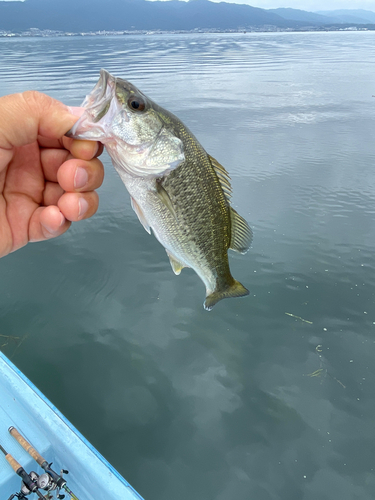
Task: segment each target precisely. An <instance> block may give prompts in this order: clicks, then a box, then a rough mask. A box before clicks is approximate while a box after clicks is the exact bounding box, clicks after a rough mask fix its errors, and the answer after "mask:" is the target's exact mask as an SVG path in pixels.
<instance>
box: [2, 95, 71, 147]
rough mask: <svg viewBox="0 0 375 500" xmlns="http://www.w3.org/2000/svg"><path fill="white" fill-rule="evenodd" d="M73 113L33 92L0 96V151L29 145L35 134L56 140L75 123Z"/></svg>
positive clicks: (64, 106) (56, 102) (54, 101)
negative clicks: (0, 149)
mask: <svg viewBox="0 0 375 500" xmlns="http://www.w3.org/2000/svg"><path fill="white" fill-rule="evenodd" d="M77 112H78V110H77V108H76V109H74V108H73V109H70V108H68V106H66V105H65V104H63V103H62V102H60V101H57V100H56V99H53V98H52V97H50V96H48V95H46V94H42V93H40V92H36V91H27V92H23V93H21V94H11V95H7V96H4V97H1V98H0V148H5V149H10V148H12V147H18V146H24V145H26V144H30V143H32V142H34V141H36V140H37V137H38V135H41V136H44V137H47V138H49V139H60V138H61V137H62V136H63V135H64V134H65V133H66V132H67V131H68V130H69V129H70V128H71V127H72V126H73V125H74V123H75V122H76V121H77V120H78V116H77V115H76V113H77ZM73 113H74V114H73Z"/></svg>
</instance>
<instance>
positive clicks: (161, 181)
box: [67, 69, 252, 311]
mask: <svg viewBox="0 0 375 500" xmlns="http://www.w3.org/2000/svg"><path fill="white" fill-rule="evenodd" d="M82 106H83V107H84V108H85V111H84V113H83V115H82V116H81V117H80V118H79V119H78V121H77V122H76V123H75V125H74V126H73V127H72V129H71V130H70V131H69V132H68V133H67V135H68V136H69V137H72V138H75V139H84V140H93V141H100V142H101V143H103V144H104V146H105V148H106V150H107V151H108V153H109V156H110V157H111V159H112V163H113V165H114V167H115V169H116V170H117V172H118V174H119V176H120V178H121V180H122V181H123V183H124V184H125V187H126V189H127V190H128V192H129V194H130V198H131V206H132V208H133V210H134V211H135V213H136V214H137V216H138V219H139V221H140V222H141V224H142V225H143V227H144V228H145V230H146V231H147V232H148V233H150V234H151V230H152V232H153V234H154V235H155V237H156V239H157V240H158V241H159V242H160V243H161V244H162V245H163V246H164V248H165V250H166V252H167V255H168V257H169V260H170V264H171V267H172V270H173V272H174V273H175V274H176V275H178V274H180V272H181V270H182V269H183V268H184V267H188V268H192V269H193V270H194V271H195V272H196V273H197V275H198V276H199V278H200V279H201V280H202V281H203V283H204V285H205V287H206V298H205V301H204V303H203V306H204V308H205V309H206V310H208V311H210V310H211V309H212V308H213V306H214V305H215V304H216V303H217V302H219V301H220V300H221V299H224V298H228V297H242V296H245V295H248V294H249V290H248V289H247V288H245V287H244V286H243V285H242V284H241V283H240V282H239V281H237V280H235V279H234V278H233V276H232V275H231V272H230V268H229V261H228V250H229V249H231V250H234V251H236V252H239V253H241V254H244V253H246V252H247V251H248V249H249V247H250V245H251V241H252V230H251V229H250V227H249V225H248V223H247V222H246V220H245V219H244V218H243V217H241V216H240V215H239V214H238V213H237V212H236V210H234V209H233V208H232V207H231V204H230V199H231V194H232V188H231V184H230V177H229V175H228V173H227V171H226V170H225V168H224V167H223V166H222V165H221V164H220V163H219V162H218V161H217V160H215V159H214V158H213V157H212V156H210V155H209V154H208V153H207V152H206V151H205V149H204V148H203V146H201V144H200V143H199V142H198V140H197V139H196V138H195V137H194V135H193V134H192V132H190V130H189V129H188V128H187V127H186V126H185V125H184V124H183V123H182V121H181V120H179V119H178V118H177V117H176V116H175V115H173V114H172V113H171V112H169V111H167V110H166V109H164V108H162V107H161V106H159V105H158V104H156V103H155V102H153V101H152V100H151V99H150V98H148V97H147V96H146V95H145V94H143V93H142V92H141V91H140V90H138V88H137V87H135V86H134V85H133V84H132V83H130V82H128V81H127V80H123V79H122V78H118V77H114V76H112V75H111V74H110V73H108V72H107V71H106V70H104V69H102V70H101V71H100V77H99V80H98V82H97V84H96V85H95V87H94V88H93V90H92V91H91V92H90V93H89V94H88V95H87V96H86V97H85V100H84V101H83V103H82Z"/></svg>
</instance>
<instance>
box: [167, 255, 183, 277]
mask: <svg viewBox="0 0 375 500" xmlns="http://www.w3.org/2000/svg"><path fill="white" fill-rule="evenodd" d="M166 252H167V255H168V257H169V262H170V263H171V267H172V270H173V272H174V273H175V274H177V275H179V274H180V273H181V271H182V269H183V268H184V267H187V266H185V264H182V263H181V262H180V261H179V260H178V259H176V257H175V256H174V255H172V254H171V253H170V252H168V250H166Z"/></svg>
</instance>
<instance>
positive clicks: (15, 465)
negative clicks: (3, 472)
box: [5, 453, 22, 474]
mask: <svg viewBox="0 0 375 500" xmlns="http://www.w3.org/2000/svg"><path fill="white" fill-rule="evenodd" d="M5 458H6V459H7V461H8V463H9V465H10V466H11V467H12V469H13V470H14V472H15V473H16V474H18V471H19V470H20V469H22V467H21V465H20V464H19V463H18V462H17V460H16V459H15V458H13V457H12V455H11V454H10V453H8V454H7V455H5Z"/></svg>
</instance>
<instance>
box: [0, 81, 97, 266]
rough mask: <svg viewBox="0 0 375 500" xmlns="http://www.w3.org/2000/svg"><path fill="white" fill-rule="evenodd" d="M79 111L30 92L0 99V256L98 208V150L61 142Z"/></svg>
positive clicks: (57, 231) (52, 233)
mask: <svg viewBox="0 0 375 500" xmlns="http://www.w3.org/2000/svg"><path fill="white" fill-rule="evenodd" d="M81 112H83V109H82V108H68V107H67V106H65V105H64V104H62V103H61V102H59V101H57V100H55V99H53V98H52V97H49V96H47V95H45V94H41V93H39V92H34V91H28V92H24V93H22V94H12V95H9V96H5V97H1V98H0V257H3V256H4V255H7V254H8V253H10V252H14V251H15V250H17V249H19V248H21V247H22V246H24V245H26V244H27V243H28V242H32V241H43V240H48V239H50V238H54V237H56V236H59V235H60V234H62V233H64V232H65V231H66V230H67V229H68V228H69V227H70V225H71V221H79V220H82V219H87V218H88V217H91V216H92V215H93V214H94V213H95V212H96V210H97V209H98V204H99V200H98V195H97V193H96V192H95V191H94V189H97V188H98V187H99V186H100V185H101V184H102V182H103V176H104V169H103V164H102V163H101V161H100V160H98V159H97V158H96V156H99V154H101V152H102V151H103V147H102V145H101V144H99V143H97V142H89V141H75V140H73V139H69V138H68V137H64V134H65V133H66V132H67V131H68V130H69V129H70V128H71V127H72V126H73V124H74V123H75V122H76V121H77V119H78V116H79V114H80V113H81ZM73 113H74V114H73ZM75 115H76V116H75Z"/></svg>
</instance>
